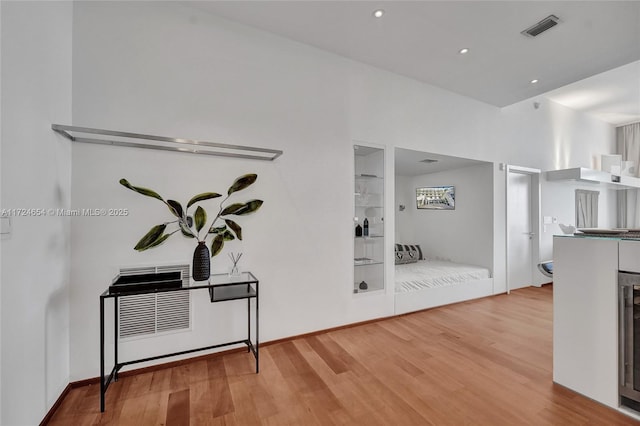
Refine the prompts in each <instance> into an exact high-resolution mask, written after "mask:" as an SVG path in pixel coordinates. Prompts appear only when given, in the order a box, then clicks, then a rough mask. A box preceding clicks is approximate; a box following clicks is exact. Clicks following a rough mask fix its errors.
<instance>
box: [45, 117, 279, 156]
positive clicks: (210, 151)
mask: <svg viewBox="0 0 640 426" xmlns="http://www.w3.org/2000/svg"><path fill="white" fill-rule="evenodd" d="M51 128H52V129H53V130H54V131H55V132H57V133H59V134H61V135H62V136H64V137H66V138H67V139H69V140H71V141H73V142H84V143H93V144H100V145H115V146H125V147H131V148H144V149H156V150H160V151H174V152H186V153H190V154H203V155H215V156H218V157H232V158H246V159H250V160H265V161H273V160H275V159H276V158H278V157H279V156H281V155H282V154H283V152H282V151H280V150H277V149H267V148H256V147H253V146H242V145H229V144H224V143H216V142H205V141H198V140H194V139H182V138H169V137H166V136H154V135H144V134H140V133H129V132H119V131H114V130H102V129H92V128H89V127H77V126H66V125H62V124H52V125H51Z"/></svg>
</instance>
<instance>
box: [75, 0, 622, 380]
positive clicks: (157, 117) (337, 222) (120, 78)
mask: <svg viewBox="0 0 640 426" xmlns="http://www.w3.org/2000/svg"><path fill="white" fill-rule="evenodd" d="M73 122H74V124H76V125H79V126H88V127H97V128H107V129H114V130H128V131H134V132H140V133H149V134H159V135H166V136H179V137H190V138H199V139H204V140H212V141H222V142H228V143H237V144H244V145H257V146H263V147H269V148H278V149H283V150H284V151H285V154H284V156H283V157H281V158H279V159H278V160H277V161H276V162H274V163H258V162H251V161H244V160H225V159H216V158H201V157H193V156H189V155H186V154H185V155H176V154H170V153H160V152H159V153H155V152H150V151H144V152H141V151H136V150H134V149H123V148H113V147H96V146H81V145H76V146H74V148H73V167H74V173H73V181H72V200H73V204H74V207H93V206H97V207H105V208H109V207H128V208H129V209H130V210H131V214H130V215H129V216H128V217H118V218H109V217H103V218H80V219H74V220H73V222H72V275H71V282H72V289H71V324H72V326H71V330H70V333H71V338H70V339H71V346H70V347H71V377H72V380H76V379H81V378H86V377H93V376H96V375H97V371H98V362H97V360H98V347H97V344H96V341H95V338H94V337H95V336H96V335H97V330H98V318H97V315H96V312H95V307H96V306H97V301H98V294H99V293H100V292H102V291H103V289H104V288H105V287H106V286H107V284H108V282H109V280H110V279H111V278H112V276H113V275H114V273H115V271H116V269H117V267H119V266H127V265H136V264H154V263H161V262H169V261H173V260H188V259H189V258H190V257H191V253H192V250H193V245H192V244H191V243H190V242H188V241H186V240H181V239H180V238H177V239H176V237H172V239H175V241H172V240H170V241H168V242H167V243H166V244H165V245H164V246H162V247H160V248H157V249H154V250H151V251H149V252H145V253H143V254H139V253H136V252H134V251H133V250H132V249H131V247H132V246H133V245H134V244H135V242H136V241H137V239H138V238H139V237H140V236H141V235H142V234H143V233H144V232H146V230H147V229H148V228H149V227H150V226H151V225H152V224H154V223H155V222H157V221H159V220H160V221H162V220H166V217H167V216H166V213H164V212H163V208H162V206H161V205H157V204H155V203H154V202H155V200H152V199H145V198H143V197H141V196H138V195H137V194H134V193H131V192H128V191H126V190H125V189H123V188H121V187H119V185H118V184H117V181H118V179H119V178H121V177H127V178H129V179H130V180H131V181H132V182H134V183H135V184H139V185H146V186H150V187H152V188H154V189H156V190H157V191H159V192H161V193H162V194H167V195H168V196H173V197H176V198H178V199H181V200H186V199H187V198H188V197H190V196H191V195H192V194H194V193H197V192H199V191H203V190H224V188H225V187H226V185H227V184H228V183H229V182H230V181H231V180H232V179H233V178H234V177H236V176H237V175H239V174H242V173H246V172H249V171H254V172H257V173H258V175H259V176H260V177H259V181H258V183H256V185H255V187H254V188H252V191H254V193H255V194H256V195H259V196H260V197H261V198H264V200H265V205H264V207H263V208H262V210H261V211H260V212H258V213H257V214H256V215H255V216H253V217H250V218H249V217H248V218H247V220H246V221H244V224H245V227H246V238H245V241H244V242H243V243H242V245H237V246H233V250H234V251H237V250H240V251H243V252H244V253H245V255H244V256H243V259H242V261H241V263H242V264H243V267H245V268H248V269H251V270H252V271H254V272H255V273H256V275H258V277H259V278H260V279H261V283H262V286H263V287H262V292H261V295H262V304H261V318H262V324H261V330H262V333H261V339H262V340H271V339H276V338H279V337H285V336H290V335H294V334H298V333H303V332H309V331H313V330H318V329H323V328H327V327H332V326H336V325H341V324H345V323H348V322H353V321H358V320H364V319H369V318H375V317H381V316H385V315H391V314H392V313H393V293H392V291H389V290H388V291H387V292H386V293H384V294H381V295H375V296H374V295H366V296H362V297H357V296H354V295H352V294H351V286H352V283H351V281H350V277H351V276H352V274H353V272H352V269H353V266H352V260H351V258H352V250H353V247H352V232H353V229H352V216H353V212H352V203H353V152H352V145H353V144H354V143H358V142H359V141H361V142H364V143H372V144H377V145H382V146H386V147H387V150H386V155H385V158H386V160H385V161H386V170H385V175H386V176H387V179H386V182H387V183H386V185H387V193H388V194H391V193H392V191H393V187H394V180H393V170H392V167H393V166H392V165H393V148H394V147H396V146H397V147H402V148H408V149H416V150H423V151H427V152H435V153H440V154H445V155H452V156H459V157H467V158H472V159H477V160H485V161H492V162H495V165H494V167H493V175H494V176H493V187H494V201H493V209H494V212H495V216H494V219H493V225H494V226H493V228H494V234H493V257H494V268H493V273H494V280H495V283H496V289H497V291H501V289H502V290H503V289H504V287H505V286H504V270H505V265H504V261H501V260H500V259H504V225H503V224H504V173H503V172H501V171H499V170H498V168H497V163H498V162H504V163H508V164H515V165H520V166H528V167H536V168H541V169H543V170H548V169H552V168H556V166H557V165H556V163H557V161H556V159H558V158H559V159H563V158H565V157H564V156H566V155H567V154H566V153H567V152H568V151H571V161H572V162H575V164H576V165H583V164H584V163H585V162H587V163H590V159H591V157H592V156H594V155H596V154H597V155H599V154H600V153H603V152H611V151H612V147H613V144H612V141H613V131H612V130H611V129H610V126H607V125H604V124H601V123H599V122H597V121H596V120H593V119H589V118H585V117H583V116H581V115H580V114H577V113H575V112H573V111H571V110H568V109H566V108H563V107H559V106H557V105H554V104H550V103H544V102H543V105H542V107H541V108H540V109H538V110H534V109H533V108H532V107H531V105H530V104H528V103H522V104H518V105H515V106H513V107H509V108H505V109H503V110H499V109H497V108H495V107H492V106H489V105H486V104H483V103H481V102H477V101H474V100H471V99H468V98H465V97H463V96H460V95H456V94H453V93H450V92H447V91H444V90H442V89H439V88H435V87H432V86H429V85H425V84H422V83H418V82H416V81H413V80H410V79H407V78H404V77H400V76H397V75H394V74H391V73H388V72H384V71H381V70H378V69H375V68H372V67H369V66H366V65H363V64H359V63H356V62H352V61H349V60H346V59H343V58H340V57H337V56H335V55H331V54H328V53H325V52H322V51H320V50H317V49H314V48H311V47H308V46H305V45H302V44H299V43H296V42H292V41H289V40H286V39H282V38H279V37H276V36H273V35H269V34H266V33H263V32H260V31H258V30H254V29H250V28H246V27H243V26H241V25H237V24H234V23H231V22H229V21H225V20H223V19H220V18H217V17H215V16H212V15H206V14H204V13H203V12H202V11H199V10H196V9H190V8H189V7H188V6H184V5H176V4H173V3H165V2H153V3H151V2H113V3H98V2H82V3H77V4H76V5H75V6H74V33H73ZM567 158H568V157H567ZM543 202H544V200H543ZM156 203H157V202H156ZM386 207H387V217H386V218H385V222H386V224H387V226H388V227H389V229H387V235H392V232H390V231H392V229H390V228H391V227H392V226H393V223H394V216H395V214H396V212H395V211H394V200H393V197H387V201H386ZM554 208H555V207H554ZM551 211H555V210H553V209H552V208H549V210H548V213H547V211H545V206H544V205H543V214H551ZM386 244H387V251H388V252H389V253H388V260H389V261H390V260H391V255H392V244H393V241H392V240H391V239H387V241H386ZM389 261H388V264H389V263H390V262H389ZM213 266H214V268H221V269H225V268H226V267H228V262H227V260H226V258H225V257H224V255H223V256H221V257H220V258H216V259H214V264H213ZM387 279H388V281H389V280H390V279H392V268H391V267H388V268H387ZM390 287H392V286H389V285H388V286H387V288H388V289H389V288H390ZM198 309H200V308H198ZM205 309H206V308H202V311H200V312H196V313H195V315H196V316H197V318H201V319H202V318H204V319H206V318H208V317H209V316H211V315H217V314H214V313H210V312H208V311H205ZM218 314H219V312H218ZM230 328H232V329H233V328H234V327H233V326H232V327H230ZM205 332H206V330H205ZM205 332H202V333H203V334H202V335H204V334H206V333H205ZM198 333H199V332H198V331H196V332H195V333H194V334H193V335H192V336H191V337H185V339H184V340H185V341H184V342H183V343H185V344H186V343H193V342H195V341H197V340H198V339H199V336H198ZM166 345H167V344H166V343H163V342H158V343H156V344H155V345H153V346H152V345H151V344H149V347H150V349H159V350H161V349H163V348H164V347H165V346H166Z"/></svg>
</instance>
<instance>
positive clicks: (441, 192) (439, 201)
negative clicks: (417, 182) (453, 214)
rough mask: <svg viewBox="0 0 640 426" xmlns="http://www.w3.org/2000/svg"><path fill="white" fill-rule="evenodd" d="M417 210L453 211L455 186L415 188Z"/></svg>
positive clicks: (454, 206)
mask: <svg viewBox="0 0 640 426" xmlns="http://www.w3.org/2000/svg"><path fill="white" fill-rule="evenodd" d="M416 205H417V206H418V209H426V210H454V209H455V208H456V188H455V186H427V187H423V188H416Z"/></svg>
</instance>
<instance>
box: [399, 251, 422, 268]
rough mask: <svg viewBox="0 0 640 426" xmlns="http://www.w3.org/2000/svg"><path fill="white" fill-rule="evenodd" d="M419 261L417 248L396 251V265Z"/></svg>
mask: <svg viewBox="0 0 640 426" xmlns="http://www.w3.org/2000/svg"><path fill="white" fill-rule="evenodd" d="M417 261H418V252H417V251H416V250H403V251H396V265H402V264H405V263H415V262H417Z"/></svg>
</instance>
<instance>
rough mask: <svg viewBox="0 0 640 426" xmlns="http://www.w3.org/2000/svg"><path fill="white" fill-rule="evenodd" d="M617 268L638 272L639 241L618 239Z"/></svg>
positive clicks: (639, 259)
mask: <svg viewBox="0 0 640 426" xmlns="http://www.w3.org/2000/svg"><path fill="white" fill-rule="evenodd" d="M618 247H619V249H618V251H619V256H620V258H619V259H618V269H619V270H621V271H625V272H636V273H640V241H620V244H619V246H618Z"/></svg>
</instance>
